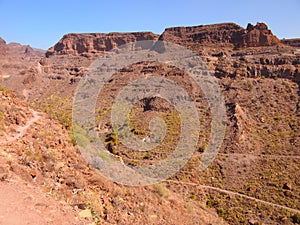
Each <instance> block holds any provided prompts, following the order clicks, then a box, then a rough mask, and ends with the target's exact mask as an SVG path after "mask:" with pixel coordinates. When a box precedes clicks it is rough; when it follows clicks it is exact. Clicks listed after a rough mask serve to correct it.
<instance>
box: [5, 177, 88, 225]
mask: <svg viewBox="0 0 300 225" xmlns="http://www.w3.org/2000/svg"><path fill="white" fill-rule="evenodd" d="M0 199H1V201H0V224H3V225H19V224H24V225H34V224H53V225H56V224H65V225H75V224H76V225H79V224H84V223H83V222H80V219H79V218H76V213H75V211H74V210H73V209H72V207H70V206H67V205H64V204H63V203H60V202H59V201H56V200H54V199H52V197H51V196H48V195H47V194H46V193H43V192H42V191H41V190H40V189H38V188H37V187H35V186H33V185H30V184H27V183H25V182H23V181H21V180H15V181H9V182H0Z"/></svg>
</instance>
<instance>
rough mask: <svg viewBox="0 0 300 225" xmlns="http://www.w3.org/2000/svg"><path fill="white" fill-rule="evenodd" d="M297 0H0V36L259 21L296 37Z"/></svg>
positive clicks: (32, 40) (44, 39) (42, 44)
mask: <svg viewBox="0 0 300 225" xmlns="http://www.w3.org/2000/svg"><path fill="white" fill-rule="evenodd" d="M299 12H300V0H286V1H283V0H273V1H272V0H252V1H250V0H245V1H241V0H227V1H225V0H223V1H222V0H219V1H217V0H205V1H201V0H198V1H197V0H182V1H179V0H172V1H164V0H160V1H158V0H151V1H142V0H139V1H137V0H123V1H121V0H110V1H108V0H107V1H101V0H98V1H96V0H85V1H84V0H81V1H79V0H65V1H64V0H60V1H58V0H48V1H47V0H46V1H43V0H40V1H38V0H36V1H34V0H24V1H21V0H20V1H16V0H0V37H2V38H3V39H4V40H6V42H8V43H9V42H12V41H13V42H20V43H22V44H30V45H31V46H33V47H37V48H43V49H47V48H49V47H51V46H52V45H54V44H55V43H56V42H57V41H58V40H59V39H60V38H61V37H62V36H63V34H65V33H70V32H76V33H77V32H85V33H86V32H112V31H120V32H125V31H153V32H155V33H162V32H163V31H164V29H165V28H166V27H172V26H190V25H200V24H211V23H221V22H235V23H237V24H239V25H241V26H243V27H246V26H247V23H248V22H251V23H256V22H265V23H266V24H267V25H268V26H269V28H270V29H272V31H273V33H274V34H275V35H276V36H278V37H279V38H291V37H299V38H300V13H299Z"/></svg>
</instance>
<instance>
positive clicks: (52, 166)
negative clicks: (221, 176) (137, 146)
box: [0, 90, 226, 225]
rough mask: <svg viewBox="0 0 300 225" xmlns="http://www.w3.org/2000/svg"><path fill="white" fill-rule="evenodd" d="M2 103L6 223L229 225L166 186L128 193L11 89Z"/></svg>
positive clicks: (0, 183)
mask: <svg viewBox="0 0 300 225" xmlns="http://www.w3.org/2000/svg"><path fill="white" fill-rule="evenodd" d="M0 98H1V102H0V116H1V117H0V149H1V151H0V162H1V164H0V187H1V189H0V196H2V198H1V199H2V202H1V204H0V209H1V210H0V221H1V224H17V223H19V222H20V221H23V222H27V224H36V223H39V224H46V223H47V224H78V225H79V224H94V223H97V224H174V225H175V224H178V223H179V224H191V225H192V224H216V223H218V224H226V223H225V222H223V221H222V219H220V218H219V217H218V216H217V214H216V213H215V212H214V211H213V210H208V209H204V208H205V203H204V202H197V203H196V202H193V201H188V200H186V199H184V198H183V197H182V196H180V195H178V194H176V192H173V191H171V190H169V189H168V188H167V187H166V186H165V184H160V185H154V186H149V187H139V188H130V187H126V186H122V185H117V184H114V183H112V182H111V181H108V180H106V179H104V178H103V177H101V176H100V175H99V174H98V173H97V172H96V171H95V170H94V169H92V168H91V167H90V166H89V165H88V164H87V163H86V162H85V161H84V160H83V159H82V157H81V155H80V153H79V150H78V149H77V147H76V146H74V142H72V140H71V136H70V133H68V131H67V130H66V129H65V128H64V127H63V126H62V125H60V124H58V123H57V122H55V121H53V120H51V119H49V118H48V116H47V115H46V114H43V113H38V112H35V111H33V110H32V109H30V108H28V105H27V103H25V102H23V101H21V100H20V99H18V98H17V97H16V96H14V94H13V93H11V92H10V91H7V90H1V91H0ZM18 133H21V135H18V136H16V134H18ZM12 140H13V141H12ZM16 187H18V188H22V187H24V188H23V189H22V192H21V194H20V193H17V190H18V191H20V189H16ZM8 197H9V198H8ZM26 198H28V199H26ZM13 199H15V201H11V200H13ZM9 200H10V201H9ZM5 203H7V205H6V207H9V208H5ZM199 204H200V205H202V206H201V207H202V208H203V209H201V207H199ZM187 205H188V207H187ZM12 209H14V210H12ZM93 222H94V223H93Z"/></svg>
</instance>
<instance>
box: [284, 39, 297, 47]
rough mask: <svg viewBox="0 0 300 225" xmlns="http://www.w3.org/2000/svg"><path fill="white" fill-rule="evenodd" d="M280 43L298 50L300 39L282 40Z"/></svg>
mask: <svg viewBox="0 0 300 225" xmlns="http://www.w3.org/2000/svg"><path fill="white" fill-rule="evenodd" d="M281 43H283V44H285V45H289V46H292V47H298V48H300V38H291V39H283V40H281Z"/></svg>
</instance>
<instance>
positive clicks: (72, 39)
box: [46, 32, 159, 56]
mask: <svg viewBox="0 0 300 225" xmlns="http://www.w3.org/2000/svg"><path fill="white" fill-rule="evenodd" d="M158 36H159V35H157V34H154V33H152V32H133V33H108V34H104V33H90V34H74V33H71V34H66V35H64V36H63V38H62V39H61V40H60V41H59V42H58V43H57V44H56V45H54V46H53V47H51V48H50V49H49V50H48V51H47V53H46V56H50V55H64V54H71V55H80V54H85V55H88V54H97V53H101V52H103V51H109V50H111V49H113V48H114V47H117V46H120V45H123V44H125V43H129V42H134V41H142V40H157V39H158Z"/></svg>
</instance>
